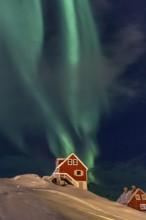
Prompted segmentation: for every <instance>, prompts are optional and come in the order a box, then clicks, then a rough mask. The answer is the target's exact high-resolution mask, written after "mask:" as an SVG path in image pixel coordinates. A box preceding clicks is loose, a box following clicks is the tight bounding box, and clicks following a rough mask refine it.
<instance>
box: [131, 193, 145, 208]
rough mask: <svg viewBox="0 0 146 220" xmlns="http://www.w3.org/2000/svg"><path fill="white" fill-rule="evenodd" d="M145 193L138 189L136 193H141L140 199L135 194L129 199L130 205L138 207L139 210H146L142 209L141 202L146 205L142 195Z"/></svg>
mask: <svg viewBox="0 0 146 220" xmlns="http://www.w3.org/2000/svg"><path fill="white" fill-rule="evenodd" d="M143 194H145V193H144V192H143V191H142V190H140V189H139V190H138V191H137V192H136V193H135V195H139V196H140V200H137V199H136V198H135V195H134V196H133V198H132V199H131V200H130V201H129V203H128V206H129V207H131V208H134V209H137V210H139V211H146V210H142V209H141V207H140V206H141V204H144V205H146V200H143V199H142V197H141V195H143Z"/></svg>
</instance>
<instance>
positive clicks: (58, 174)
mask: <svg viewBox="0 0 146 220" xmlns="http://www.w3.org/2000/svg"><path fill="white" fill-rule="evenodd" d="M87 171H88V168H87V167H86V166H85V164H84V163H83V162H82V161H81V160H80V159H79V158H78V157H77V156H76V155H75V154H74V153H72V154H70V155H69V156H68V157H67V158H57V159H56V168H55V171H54V172H53V173H52V175H51V177H50V180H51V181H52V182H54V183H57V184H59V185H63V184H66V183H68V184H72V185H74V186H76V187H78V188H81V189H87Z"/></svg>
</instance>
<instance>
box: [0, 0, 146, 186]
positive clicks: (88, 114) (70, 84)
mask: <svg viewBox="0 0 146 220" xmlns="http://www.w3.org/2000/svg"><path fill="white" fill-rule="evenodd" d="M0 6H1V7H0V100H1V107H0V145H1V146H2V147H1V155H0V156H1V163H0V165H1V167H2V166H4V165H3V164H4V163H6V164H8V161H10V158H11V155H14V159H13V158H12V163H13V164H14V161H17V164H19V163H21V159H18V158H17V156H24V157H26V158H27V159H26V160H28V161H29V160H30V159H31V158H32V159H34V158H35V159H36V158H37V159H40V160H47V166H48V161H50V164H51V165H50V166H52V167H53V165H54V158H56V157H66V156H68V154H70V153H72V152H75V153H76V154H77V155H78V156H79V157H80V158H81V159H82V160H83V162H84V163H85V164H86V165H87V166H88V167H89V168H90V170H92V173H93V174H94V177H96V178H95V179H96V183H97V184H99V185H100V183H104V182H108V180H107V179H106V178H104V177H103V175H102V173H106V175H107V173H108V171H107V170H106V168H105V170H104V167H106V164H111V163H112V162H113V163H114V162H115V163H116V162H117V161H119V160H121V161H123V160H124V159H123V158H130V155H133V156H132V157H134V156H137V153H136V152H137V149H138V150H139V153H138V154H139V155H140V149H141V148H142V149H143V147H140V146H139V145H140V144H139V141H135V139H136V138H137V137H138V134H139V133H140V134H139V135H140V138H139V139H140V141H141V142H140V143H141V146H145V142H144V136H145V134H144V130H145V129H144V128H143V127H144V125H145V124H146V123H145V115H144V113H141V112H145V102H146V101H145V80H146V79H145V69H146V67H145V35H146V32H145V25H144V23H145V22H144V21H143V19H144V18H145V11H144V9H145V8H146V5H145V2H144V1H143V0H142V1H141V3H140V4H138V3H137V0H134V1H133V4H132V8H131V3H129V1H128V2H123V1H122V0H119V1H117V2H115V1H113V0H49V1H48V0H14V1H13V2H12V1H10V0H5V1H2V0H0ZM139 100H140V101H139ZM137 103H141V104H137ZM141 105H142V106H144V107H143V108H141V107H139V106H141ZM139 109H140V110H139ZM127 115H128V116H127ZM130 117H131V120H130ZM137 117H139V118H140V117H143V118H142V119H137ZM121 118H122V119H121ZM125 121H126V122H125ZM134 122H135V124H134ZM139 122H141V125H140V124H139ZM130 125H131V127H130ZM133 129H135V133H134V135H133V133H132V131H133ZM136 129H138V130H136ZM118 132H119V133H118ZM133 146H134V147H133ZM125 149H126V151H127V152H128V153H127V154H126V156H125V154H124V151H125ZM128 149H130V150H129V151H128ZM119 152H120V153H119ZM141 152H143V150H141ZM144 152H145V151H144ZM121 155H122V156H121ZM3 157H4V158H5V157H6V159H4V158H3ZM7 158H8V159H7ZM28 158H29V159H28ZM119 158H120V159H119ZM127 160H128V159H127ZM22 161H23V163H24V164H25V162H24V161H25V159H24V158H23V159H22ZM111 161H112V162H111ZM102 163H103V167H102ZM123 163H124V162H123ZM28 164H31V163H30V161H29V162H28ZM35 164H36V163H35ZM18 166H19V165H18ZM18 166H17V167H18ZM30 166H31V165H30ZM32 166H33V165H32ZM97 166H98V167H97ZM114 166H115V169H114V172H116V171H117V166H116V164H115V165H113V167H114ZM6 167H7V165H6ZM20 167H21V166H20ZM109 167H110V165H109ZM127 167H129V165H128V164H127ZM99 168H100V170H99ZM52 169H53V168H52ZM122 169H123V168H121V170H122ZM16 170H18V168H16ZM28 170H29V168H28ZM30 170H31V169H30ZM44 170H45V172H46V170H47V168H44ZM102 171H103V172H102ZM36 172H37V171H36ZM120 172H121V171H120ZM111 173H112V171H111V172H110V176H112V174H111ZM11 175H12V174H11ZM113 176H114V175H113ZM127 176H128V175H127ZM91 177H92V176H91V175H90V180H91V181H93V180H94V181H95V179H93V178H91ZM110 181H111V180H109V182H110ZM111 182H112V181H111ZM132 184H135V183H132Z"/></svg>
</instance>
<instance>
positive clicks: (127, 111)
mask: <svg viewBox="0 0 146 220" xmlns="http://www.w3.org/2000/svg"><path fill="white" fill-rule="evenodd" d="M81 1H82V0H81ZM56 3H57V1H54V0H52V1H47V0H46V1H45V0H44V1H43V16H44V25H45V38H44V54H51V55H52V56H51V59H50V66H51V68H54V66H55V63H54V59H53V58H54V56H55V54H56V53H55V51H56V50H57V48H55V47H54V46H53V47H51V48H49V46H48V41H49V40H52V42H53V40H54V41H56V36H57V34H58V32H57V30H58V13H57V4H56ZM90 3H91V6H92V11H93V15H94V19H95V22H96V25H97V28H98V34H99V36H100V40H101V48H102V52H103V55H104V59H105V65H106V64H109V65H108V67H107V71H108V72H109V78H112V80H113V82H112V83H111V86H110V87H109V89H108V102H109V110H108V111H105V112H104V113H103V114H102V117H101V119H100V129H99V131H98V132H97V135H96V138H97V140H98V143H99V146H100V156H99V157H98V158H97V159H96V161H95V167H94V168H93V173H94V174H95V176H96V178H97V179H98V180H99V181H98V184H97V185H96V184H93V183H92V184H90V190H92V191H94V192H96V193H98V194H100V195H103V196H106V197H108V198H110V199H115V198H117V196H118V195H119V194H120V193H121V190H122V187H124V186H125V185H126V186H128V187H130V186H131V185H136V186H138V187H141V188H142V189H143V190H145V191H146V185H145V182H146V175H145V170H146V134H145V132H146V74H145V72H146V63H145V60H146V27H145V21H146V1H145V0H141V1H138V0H133V1H131V0H127V1H123V0H118V1H113V0H90ZM48 17H49V18H51V19H48ZM53 45H54V44H53ZM55 45H56V44H55ZM56 47H57V45H56ZM1 48H3V56H2V55H1V72H0V74H1V76H0V81H1V82H0V86H1V94H2V93H4V92H6V94H3V95H1V96H0V99H1V105H2V106H3V103H4V102H5V97H10V98H11V102H10V104H9V105H8V106H7V107H8V108H11V110H12V111H14V113H15V107H13V105H15V102H13V98H14V96H12V97H11V95H12V94H10V93H9V92H8V91H9V90H6V89H3V85H4V87H5V88H6V87H11V82H12V83H13V86H14V88H15V92H17V91H20V87H22V85H20V84H19V82H17V79H16V80H15V83H14V80H12V79H11V78H5V74H4V72H5V70H4V67H3V65H4V62H5V63H6V64H7V65H8V66H9V68H8V71H10V69H12V68H13V65H12V63H11V60H10V58H9V55H8V54H7V53H8V52H7V50H6V49H5V45H2V44H1ZM2 64H3V65H2ZM7 65H5V66H7ZM105 68H106V67H105ZM13 69H14V68H13ZM15 77H16V75H15V74H13V77H12V78H13V79H14V78H15ZM7 80H9V82H8V83H7ZM106 80H107V81H108V82H109V79H105V81H106ZM21 92H22V97H24V103H25V102H26V99H27V98H26V97H28V98H29V99H31V98H30V97H29V95H28V94H27V92H26V91H25V90H23V91H21ZM25 92H26V93H25ZM5 95H6V96H5ZM14 95H15V93H14ZM19 101H20V100H18V102H17V105H18V103H19ZM21 103H23V98H21ZM18 106H19V105H18ZM21 107H22V105H20V108H21ZM31 110H32V109H31V107H29V110H28V113H29V111H31ZM26 112H27V111H26V110H25V113H26ZM8 113H9V111H6V113H5V112H2V115H1V118H3V117H4V116H5V114H8ZM24 115H25V114H24ZM13 116H14V114H13ZM15 117H17V114H15ZM15 117H13V120H14V121H15ZM18 117H19V116H18ZM21 117H23V114H22V115H21ZM4 118H5V117H4ZM34 120H35V119H34ZM20 123H21V122H20ZM24 126H25V125H24ZM0 129H1V132H0V146H1V147H0V176H1V177H12V176H15V175H18V174H21V173H28V172H29V173H32V172H33V173H38V174H39V175H42V176H43V175H47V174H50V173H51V172H52V171H53V169H54V163H55V161H54V160H55V157H54V156H53V154H52V153H51V152H50V151H49V149H48V147H47V141H46V138H45V135H44V133H43V131H41V130H39V129H36V130H37V131H36V132H34V133H33V132H31V129H30V130H29V129H28V132H27V134H25V140H26V143H27V145H28V148H29V149H30V150H29V153H26V152H22V150H20V149H19V148H18V147H17V146H16V145H15V144H14V143H12V141H11V140H10V138H8V137H7V135H6V133H5V132H4V131H5V120H2V119H1V127H0ZM40 146H41V148H40Z"/></svg>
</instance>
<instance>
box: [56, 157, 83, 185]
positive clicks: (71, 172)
mask: <svg viewBox="0 0 146 220" xmlns="http://www.w3.org/2000/svg"><path fill="white" fill-rule="evenodd" d="M68 159H72V160H73V159H77V158H76V157H75V156H74V155H71V156H70V157H69V158H68ZM72 162H73V161H72ZM75 170H82V171H83V176H76V175H74V171H75ZM59 172H60V173H68V174H69V175H70V176H71V177H72V178H74V179H75V180H77V181H87V174H86V172H87V171H86V168H85V167H84V166H83V164H82V163H81V162H80V161H79V160H78V164H77V165H73V163H72V165H68V160H67V161H65V163H63V164H62V165H61V166H60V169H59Z"/></svg>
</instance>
